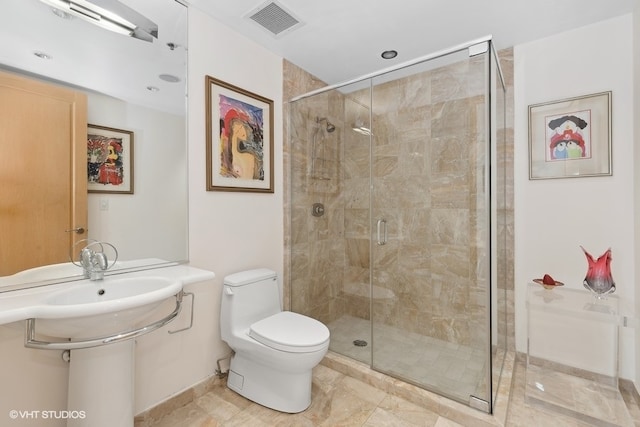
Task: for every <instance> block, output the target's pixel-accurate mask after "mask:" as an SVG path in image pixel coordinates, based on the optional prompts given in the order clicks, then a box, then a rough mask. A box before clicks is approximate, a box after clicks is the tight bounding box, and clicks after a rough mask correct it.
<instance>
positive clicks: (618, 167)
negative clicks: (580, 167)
mask: <svg viewBox="0 0 640 427" xmlns="http://www.w3.org/2000/svg"><path fill="white" fill-rule="evenodd" d="M632 65H633V64H632V16H631V15H625V16H622V17H618V18H614V19H611V20H607V21H603V22H600V23H597V24H593V25H589V26H586V27H583V28H580V29H577V30H573V31H569V32H565V33H561V34H558V35H555V36H552V37H549V38H545V39H541V40H537V41H534V42H531V43H526V44H522V45H518V46H515V47H514V86H515V89H514V98H515V99H514V101H515V152H514V163H515V167H514V175H515V177H514V193H515V201H514V202H515V236H516V239H515V281H516V282H515V315H516V348H517V350H518V351H526V306H525V297H526V285H527V283H529V282H530V281H531V280H532V279H533V278H537V277H542V276H543V275H544V274H545V273H548V274H551V275H552V276H553V277H554V278H555V279H556V280H560V281H562V282H564V283H565V284H566V286H568V287H571V288H576V289H582V280H583V279H584V276H585V273H586V270H587V262H586V259H585V256H584V254H583V253H582V251H581V249H580V245H582V246H584V247H585V248H586V249H587V250H588V251H590V252H591V253H592V254H593V255H594V256H600V255H601V254H602V253H603V252H604V251H605V250H606V249H607V248H609V247H611V248H612V251H613V261H612V264H611V265H612V272H613V278H614V280H615V281H616V285H617V289H616V293H615V295H617V296H618V297H619V298H620V299H621V300H622V302H623V303H624V304H626V305H628V306H629V307H633V306H634V298H635V275H636V273H635V267H634V259H635V240H634V233H633V230H634V202H633V200H634V191H635V186H634V161H633V158H634V143H633V110H634V109H633V92H632V90H631V89H632V87H633V76H632ZM603 91H612V134H613V137H612V153H613V157H612V160H613V176H610V177H589V178H569V179H552V180H536V181H530V180H529V179H528V177H529V171H528V167H529V161H528V106H529V105H531V104H536V103H542V102H548V101H554V100H561V99H564V98H569V97H574V96H580V95H587V94H593V93H598V92H603ZM633 341H634V337H633V334H631V333H630V332H629V331H626V332H625V334H623V336H622V340H621V376H622V377H624V378H631V379H632V378H635V369H636V368H635V361H634V356H635V348H634V347H635V344H634V343H633Z"/></svg>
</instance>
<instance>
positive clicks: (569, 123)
mask: <svg viewBox="0 0 640 427" xmlns="http://www.w3.org/2000/svg"><path fill="white" fill-rule="evenodd" d="M601 175H611V92H602V93H596V94H593V95H586V96H579V97H575V98H568V99H563V100H561V101H553V102H546V103H543V104H535V105H530V106H529V179H532V180H533V179H550V178H577V177H585V176H601Z"/></svg>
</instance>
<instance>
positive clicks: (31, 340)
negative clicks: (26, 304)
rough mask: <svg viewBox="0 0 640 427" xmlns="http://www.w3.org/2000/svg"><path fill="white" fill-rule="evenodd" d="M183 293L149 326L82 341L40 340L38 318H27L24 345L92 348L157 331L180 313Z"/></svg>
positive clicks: (55, 348)
mask: <svg viewBox="0 0 640 427" xmlns="http://www.w3.org/2000/svg"><path fill="white" fill-rule="evenodd" d="M182 295H183V291H180V292H178V293H177V294H176V295H175V297H176V307H175V309H174V310H173V311H172V312H171V313H170V314H169V315H167V316H166V317H164V318H162V319H160V320H158V321H156V322H154V323H151V324H149V325H147V326H143V327H141V328H138V329H133V330H131V331H126V332H122V333H119V334H115V335H110V336H106V337H96V338H88V339H84V340H81V341H57V342H49V341H40V340H38V339H36V319H33V318H31V319H27V320H26V330H25V336H24V346H25V347H29V348H37V349H41V350H77V349H81V348H91V347H99V346H103V345H108V344H114V343H117V342H121V341H127V340H130V339H133V338H136V337H139V336H141V335H145V334H148V333H149V332H152V331H155V330H156V329H159V328H161V327H163V326H164V325H166V324H167V323H169V322H171V321H172V320H173V319H175V318H176V317H177V316H178V314H180V310H181V309H182Z"/></svg>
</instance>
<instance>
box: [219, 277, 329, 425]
mask: <svg viewBox="0 0 640 427" xmlns="http://www.w3.org/2000/svg"><path fill="white" fill-rule="evenodd" d="M220 333H221V336H222V339H223V340H224V341H225V342H226V343H227V344H228V345H229V347H231V349H232V350H233V351H234V354H233V355H232V356H231V365H230V367H229V376H228V378H227V386H228V387H229V388H230V389H231V390H233V391H235V392H237V393H238V394H240V395H242V396H244V397H246V398H247V399H250V400H252V401H254V402H256V403H259V404H261V405H263V406H266V407H268V408H271V409H275V410H277V411H281V412H289V413H296V412H301V411H304V410H305V409H307V408H308V407H309V405H310V404H311V371H312V369H313V368H314V367H315V366H316V365H317V364H318V363H320V361H321V360H322V358H323V357H324V355H325V354H326V353H327V350H328V349H329V329H328V328H327V327H326V326H325V325H324V324H323V323H321V322H319V321H317V320H315V319H312V318H310V317H307V316H303V315H302V314H298V313H293V312H290V311H282V308H281V302H280V291H279V287H278V276H277V274H276V273H275V272H274V271H272V270H268V269H266V268H259V269H255V270H249V271H243V272H240V273H235V274H231V275H229V276H227V277H225V279H224V285H223V288H222V301H221V307H220Z"/></svg>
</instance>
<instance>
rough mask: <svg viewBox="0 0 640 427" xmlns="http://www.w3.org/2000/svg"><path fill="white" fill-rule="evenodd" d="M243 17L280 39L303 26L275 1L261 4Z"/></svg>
mask: <svg viewBox="0 0 640 427" xmlns="http://www.w3.org/2000/svg"><path fill="white" fill-rule="evenodd" d="M245 17H247V18H249V19H251V20H252V21H254V22H255V23H257V24H258V25H260V26H261V27H262V28H264V29H265V30H267V31H268V32H269V33H271V34H272V35H273V36H275V37H281V36H283V35H285V34H287V33H290V32H291V31H293V30H295V29H296V28H298V27H300V26H301V25H303V23H302V22H301V21H300V20H299V19H298V18H296V17H295V16H293V14H292V13H291V12H289V11H288V10H287V9H285V7H284V6H282V5H281V4H280V3H278V2H275V1H268V2H266V3H263V4H262V5H260V6H258V7H257V8H255V9H253V10H252V11H251V12H249V13H248V14H247V15H246V16H245Z"/></svg>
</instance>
